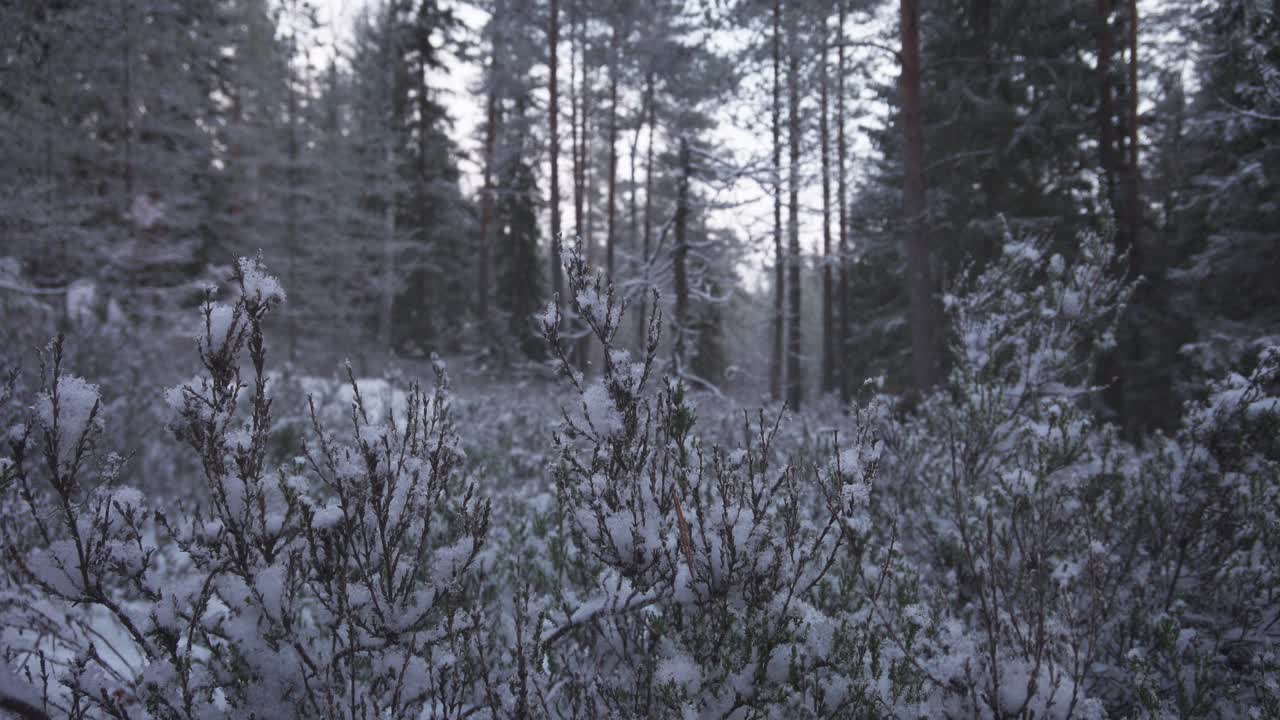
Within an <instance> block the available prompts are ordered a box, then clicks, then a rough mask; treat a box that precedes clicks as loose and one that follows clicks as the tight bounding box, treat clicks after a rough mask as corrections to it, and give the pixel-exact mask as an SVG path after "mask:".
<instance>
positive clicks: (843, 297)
mask: <svg viewBox="0 0 1280 720" xmlns="http://www.w3.org/2000/svg"><path fill="white" fill-rule="evenodd" d="M837 1H838V2H839V3H840V14H839V27H838V28H837V29H836V43H837V51H836V52H837V53H838V57H837V61H836V196H837V201H836V207H837V213H838V216H839V217H838V219H837V224H838V227H839V229H840V242H839V248H840V251H839V262H840V290H839V293H838V296H839V303H840V311H839V313H837V320H836V327H837V328H838V332H837V334H836V337H837V340H836V348H837V352H838V353H839V354H840V359H839V363H838V365H837V373H838V374H839V382H840V400H841V401H843V402H848V401H849V399H850V398H851V397H852V395H853V380H854V378H851V377H850V376H849V375H850V373H849V371H848V370H847V369H846V368H845V358H847V357H848V356H849V351H850V349H851V348H850V347H849V326H850V321H851V318H850V317H849V213H848V208H847V206H846V204H845V203H846V202H847V198H848V195H847V192H848V179H847V176H846V175H845V158H846V157H847V156H848V154H849V146H848V143H847V141H846V139H845V132H844V73H845V66H844V52H845V50H844V44H845V37H844V24H845V19H846V16H847V13H848V5H847V2H848V0H837Z"/></svg>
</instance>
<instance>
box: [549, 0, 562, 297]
mask: <svg viewBox="0 0 1280 720" xmlns="http://www.w3.org/2000/svg"><path fill="white" fill-rule="evenodd" d="M550 14H551V18H550V26H549V27H548V28H547V54H548V60H547V65H548V69H549V71H550V72H549V78H548V81H547V93H548V96H549V99H548V104H547V105H548V107H547V116H548V117H547V121H548V124H549V125H550V130H549V133H548V138H547V139H548V141H549V142H550V144H551V147H550V149H549V153H550V155H551V292H552V293H553V297H555V299H556V304H557V306H559V305H560V303H562V302H563V298H561V295H563V294H564V271H563V269H562V268H561V264H562V263H561V260H560V243H561V237H560V233H561V230H560V94H559V93H560V86H559V84H558V82H557V78H556V71H557V69H558V66H559V57H560V53H559V47H560V2H559V0H551V8H550Z"/></svg>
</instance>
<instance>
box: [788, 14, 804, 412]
mask: <svg viewBox="0 0 1280 720" xmlns="http://www.w3.org/2000/svg"><path fill="white" fill-rule="evenodd" d="M798 18H799V13H798V12H796V11H795V10H792V11H791V13H790V14H789V15H788V22H787V25H788V30H789V32H788V33H787V38H788V39H787V56H788V57H787V139H788V141H789V143H790V146H791V157H790V163H789V165H788V170H789V175H790V177H789V178H788V182H787V189H788V191H789V197H788V218H787V229H788V235H789V237H788V243H787V404H788V405H790V406H791V407H792V409H796V410H798V409H799V408H800V403H801V401H802V400H803V396H804V377H803V376H802V375H801V372H800V349H801V333H800V132H801V131H800V42H799V38H798V37H796V36H797V34H798V30H797V27H796V25H797V21H798Z"/></svg>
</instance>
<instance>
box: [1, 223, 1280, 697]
mask: <svg viewBox="0 0 1280 720" xmlns="http://www.w3.org/2000/svg"><path fill="white" fill-rule="evenodd" d="M1109 232H1110V230H1109V229H1108V228H1104V232H1103V233H1101V234H1086V235H1084V236H1082V237H1081V238H1080V239H1079V242H1078V246H1077V248H1076V252H1075V255H1074V257H1073V258H1071V259H1070V260H1068V259H1066V258H1064V257H1062V256H1060V255H1057V254H1054V253H1053V252H1052V251H1051V245H1050V243H1049V242H1048V241H1047V240H1043V239H1040V238H1035V237H1030V238H1026V237H1015V236H1013V235H1012V234H1011V233H1006V235H1005V238H1004V250H1003V252H1002V253H1001V255H1000V256H999V257H998V258H997V259H996V260H995V261H994V262H992V263H991V264H990V265H989V266H987V267H986V268H985V269H984V270H982V271H981V272H979V271H976V270H974V271H971V272H969V273H967V274H965V275H963V276H962V277H961V278H960V279H959V280H958V281H957V283H956V284H955V287H954V289H953V291H952V292H951V293H950V294H948V295H947V296H946V298H945V303H946V308H947V311H948V313H949V314H950V318H951V326H952V328H953V329H954V336H953V342H952V365H951V368H950V373H949V376H948V380H947V383H946V384H945V385H944V386H942V387H941V388H939V389H938V390H937V391H936V392H935V393H933V394H932V395H931V396H929V397H927V398H924V399H923V401H921V402H919V403H917V404H915V405H914V406H913V407H912V408H911V409H909V410H906V409H904V408H903V406H902V405H900V404H898V403H897V402H896V400H895V399H894V398H892V397H888V396H883V395H878V394H876V392H877V384H876V383H875V382H874V381H873V382H870V383H869V384H868V385H867V388H868V390H869V393H868V396H869V397H868V399H867V400H866V401H865V402H859V403H856V404H854V405H852V406H850V407H849V408H847V412H846V414H844V415H842V416H841V417H839V418H818V420H817V421H814V420H813V419H812V418H809V419H799V420H797V419H795V418H792V417H789V416H788V415H787V414H786V413H785V411H784V412H780V413H766V412H765V411H756V412H750V411H747V412H741V413H739V412H737V411H735V412H734V414H733V418H732V420H728V419H726V418H725V417H718V418H711V419H710V420H709V421H708V420H707V419H706V418H704V417H702V416H703V415H706V414H707V412H708V410H707V407H710V406H711V403H708V404H707V405H705V406H701V407H700V406H699V404H698V398H697V397H696V396H695V395H693V394H692V393H690V392H689V391H688V389H687V388H686V387H685V386H684V385H683V384H682V383H681V382H680V381H679V380H678V379H674V378H671V377H667V376H664V369H665V367H664V363H663V361H662V360H661V358H660V357H659V348H660V347H661V345H660V342H659V339H660V338H659V330H660V328H661V326H662V319H661V315H660V313H659V311H658V310H657V308H659V307H660V304H659V303H657V302H652V303H648V306H649V308H650V312H649V314H647V315H646V317H645V328H646V333H645V338H644V344H643V347H642V348H641V351H640V354H639V356H638V357H633V356H632V354H631V353H630V352H628V351H627V350H625V349H622V347H621V345H620V343H619V341H618V334H619V328H621V327H623V325H624V324H625V325H627V326H628V327H630V326H632V325H633V323H624V312H625V311H626V307H625V306H624V303H622V302H621V301H620V300H619V299H618V298H619V296H618V295H616V294H615V292H614V290H613V288H612V287H610V286H609V284H608V283H607V282H606V281H605V280H604V279H603V278H602V277H601V276H599V275H596V274H593V273H592V271H591V270H590V268H588V266H587V264H586V262H585V261H584V260H583V258H582V257H581V254H580V253H579V252H571V253H570V255H569V258H568V261H567V263H566V287H567V292H566V296H565V298H564V303H565V305H564V308H563V309H562V308H561V307H560V306H558V305H557V304H556V303H552V304H550V305H548V307H547V309H546V310H545V312H544V313H543V316H542V318H541V325H542V332H543V336H544V339H545V340H546V342H547V343H548V348H549V351H550V357H551V361H552V363H553V364H554V367H555V368H556V371H557V372H558V374H559V376H560V382H561V384H562V386H563V387H564V388H565V389H566V390H567V392H566V394H565V396H566V397H567V399H565V400H562V401H561V404H562V407H561V412H560V416H559V420H558V422H555V423H553V424H552V427H550V428H548V427H546V423H544V422H541V421H540V419H539V418H540V417H545V415H544V416H539V415H538V414H537V413H532V414H526V412H525V411H526V410H527V409H526V408H505V407H504V404H503V402H498V403H491V404H487V405H486V404H483V403H481V404H479V405H476V407H475V408H473V409H472V411H471V412H472V414H473V415H475V416H476V418H477V421H483V422H484V423H486V426H485V429H484V430H482V431H480V432H478V433H476V434H475V436H474V437H473V438H472V440H471V444H469V445H467V444H464V443H463V441H462V439H461V438H460V437H459V434H458V432H457V431H456V430H455V420H454V418H455V411H456V410H457V406H456V405H455V402H454V400H453V398H452V396H451V393H450V390H449V383H448V378H447V375H446V373H445V372H444V366H443V363H439V362H436V363H434V364H433V369H434V372H435V375H436V378H435V384H434V387H433V388H431V389H429V390H423V389H422V388H420V387H419V386H417V385H414V384H410V385H409V386H408V388H407V389H406V390H405V391H403V392H400V391H397V390H395V389H394V387H393V385H392V384H391V383H383V384H378V390H376V391H373V390H369V386H368V385H367V384H366V385H365V386H364V387H362V384H361V383H358V382H356V380H355V378H354V372H353V371H351V370H350V369H348V371H347V376H348V383H347V385H348V387H347V388H346V389H343V390H342V391H341V392H337V391H335V390H334V389H333V388H331V387H329V386H328V385H324V384H321V385H323V387H321V386H320V385H316V384H315V383H314V382H312V381H311V380H305V379H300V378H295V379H294V380H292V381H289V383H290V386H291V392H294V393H295V394H296V395H298V396H299V397H300V396H302V395H308V400H307V403H306V406H307V410H306V412H305V413H298V412H297V411H294V415H293V416H292V418H291V419H290V421H289V423H288V424H289V425H290V427H291V428H292V429H291V430H290V431H289V432H285V433H282V432H281V431H280V428H281V425H282V423H281V421H280V420H278V419H277V416H276V413H275V411H274V399H275V398H278V397H282V395H280V394H279V393H280V390H279V388H277V387H276V385H277V384H285V383H282V382H280V381H279V378H280V377H282V376H280V375H278V374H272V373H270V372H268V364H267V355H266V341H265V338H264V336H263V331H262V322H263V318H264V317H265V316H266V314H267V313H268V312H270V311H271V310H272V308H273V307H274V306H276V305H278V304H279V303H281V302H283V301H284V292H283V290H282V289H281V288H280V286H279V284H278V283H277V282H276V281H275V280H274V279H272V278H271V277H270V276H268V275H266V274H265V272H264V271H263V269H262V268H261V266H260V265H259V264H258V263H257V262H255V261H252V260H242V261H241V262H240V263H239V264H238V265H237V267H236V269H235V272H234V278H233V280H234V284H235V285H236V287H237V289H238V291H239V292H238V295H237V299H236V300H235V302H234V303H227V304H224V303H220V302H218V301H217V298H216V297H215V294H214V292H213V291H210V292H209V293H208V294H207V296H206V299H205V302H204V304H203V306H202V308H201V313H200V317H201V326H202V327H201V331H200V334H199V338H198V339H197V343H196V346H197V352H198V356H199V359H200V371H199V373H197V375H196V376H195V377H194V378H193V379H192V380H191V381H189V382H187V383H185V384H183V385H181V386H179V387H176V388H173V389H171V390H169V391H168V392H167V393H165V399H166V401H167V404H168V407H169V410H170V412H171V420H170V427H171V429H172V430H173V431H174V433H175V435H176V437H177V438H178V439H179V440H181V442H182V443H183V444H185V445H186V446H187V447H188V448H189V449H190V451H191V453H190V454H191V455H193V456H194V458H195V460H196V462H197V464H198V467H199V468H200V473H201V475H202V477H203V480H204V485H205V490H204V492H203V493H201V494H200V495H199V496H198V502H195V503H192V502H179V503H178V504H177V506H173V505H169V506H164V507H163V508H161V506H153V505H152V504H150V503H149V502H148V501H147V500H146V499H145V498H144V497H143V494H142V493H141V492H138V491H137V490H134V489H132V488H129V487H127V486H125V485H124V484H123V483H122V481H123V480H124V478H126V477H128V476H129V475H128V473H129V468H130V463H132V462H136V459H134V458H129V457H121V456H119V455H117V454H114V453H112V452H110V451H109V448H108V447H107V445H108V444H109V443H108V442H107V441H106V438H107V437H108V429H109V427H108V418H109V413H106V412H104V408H103V404H102V402H101V395H100V393H99V392H98V388H97V387H96V386H94V385H92V384H90V383H89V382H87V381H85V380H84V379H82V378H79V377H76V376H74V375H72V374H70V373H68V371H67V367H68V365H67V352H66V350H65V348H64V346H63V345H64V343H63V341H62V340H61V339H58V340H55V341H54V342H53V343H51V344H50V345H49V347H48V348H47V349H46V351H45V353H44V355H43V358H42V364H41V372H40V385H39V387H40V389H39V391H38V392H37V393H36V395H35V396H34V398H31V399H29V400H23V401H22V402H19V401H18V400H17V399H16V397H17V396H20V395H21V388H19V387H18V381H19V380H20V376H19V375H18V374H17V373H16V372H11V373H8V374H7V375H6V376H5V377H6V378H7V380H6V382H4V383H0V419H3V420H4V422H5V423H6V425H7V427H8V432H7V434H6V440H7V443H8V447H9V452H8V455H7V456H6V457H5V458H4V459H3V460H0V492H3V493H4V495H3V502H0V536H2V537H3V539H4V547H3V553H4V558H5V574H4V576H3V582H4V584H3V586H0V624H2V627H3V636H2V637H0V649H2V650H3V660H4V661H5V665H6V666H7V668H12V669H13V670H15V671H16V673H11V672H9V670H8V669H7V668H6V667H0V672H2V673H3V674H0V680H3V681H4V682H5V684H7V685H14V686H15V687H16V686H18V685H21V686H22V687H23V688H25V689H26V690H25V691H24V692H18V693H15V692H12V691H10V690H5V692H3V693H0V701H3V703H4V704H3V705H0V709H4V710H7V711H10V712H14V713H18V714H20V716H23V717H44V716H45V714H46V713H48V714H50V715H55V716H58V717H63V716H65V717H73V718H97V717H158V718H195V717H201V718H204V717H323V718H356V717H441V718H443V717H449V718H453V717H475V718H595V717H619V718H667V717H706V718H764V717H770V718H774V717H776V718H805V717H810V718H832V717H835V718H839V717H850V718H865V717H900V718H934V717H979V718H1023V719H1026V720H1031V719H1032V718H1045V717H1055V718H1094V717H1104V716H1110V717H1161V718H1163V717H1206V718H1218V717H1222V718H1235V717H1270V716H1274V715H1276V714H1277V713H1278V712H1280V700H1278V697H1280V693H1278V692H1277V690H1278V689H1277V686H1276V683H1275V680H1274V678H1275V677H1276V675H1277V672H1280V667H1278V665H1280V662H1278V661H1277V655H1276V653H1277V647H1276V645H1277V631H1276V622H1277V620H1276V619H1277V617H1280V579H1278V577H1277V567H1280V563H1278V562H1277V561H1278V560H1280V558H1278V557H1277V554H1278V551H1280V544H1278V542H1277V535H1276V528H1277V527H1280V441H1278V440H1277V438H1278V437H1280V436H1278V434H1277V431H1278V430H1280V396H1278V395H1277V392H1278V390H1280V350H1274V349H1270V350H1266V351H1264V352H1262V353H1261V354H1260V356H1259V357H1258V358H1257V362H1256V364H1255V365H1254V367H1253V368H1252V369H1251V370H1249V371H1248V372H1245V373H1240V374H1232V375H1229V376H1227V377H1226V378H1224V379H1222V380H1220V381H1217V382H1215V383H1213V384H1212V385H1211V387H1210V392H1209V393H1208V395H1207V396H1206V397H1205V398H1203V399H1201V400H1199V401H1197V402H1193V403H1190V404H1188V405H1187V407H1186V412H1185V417H1184V420H1183V423H1182V426H1181V429H1179V430H1178V431H1177V432H1176V433H1175V434H1172V435H1170V436H1167V437H1166V436H1157V437H1156V438H1154V439H1153V440H1152V441H1151V442H1150V443H1149V444H1148V445H1146V446H1142V447H1135V446H1132V445H1129V444H1126V443H1125V442H1123V441H1122V440H1120V438H1119V437H1118V434H1117V433H1116V431H1115V430H1114V429H1113V428H1111V427H1110V426H1108V425H1107V424H1105V423H1104V422H1102V421H1100V420H1099V419H1097V418H1096V417H1094V415H1093V414H1092V412H1091V398H1092V397H1093V396H1094V394H1095V393H1096V392H1097V390H1098V388H1097V387H1095V386H1094V385H1093V382H1094V378H1095V376H1096V374H1095V370H1094V361H1095V358H1096V357H1097V355H1098V353H1099V352H1101V351H1103V350H1105V349H1106V348H1108V347H1109V345H1110V336H1111V329H1112V328H1113V327H1114V323H1115V320H1116V317H1117V314H1118V312H1119V311H1120V309H1121V308H1122V307H1123V304H1124V303H1125V302H1126V300H1127V299H1128V298H1129V295H1130V292H1131V288H1130V286H1129V285H1127V284H1126V283H1125V282H1124V281H1123V280H1121V279H1120V277H1121V273H1120V272H1118V271H1117V268H1118V266H1119V265H1120V264H1121V263H1122V261H1123V258H1122V257H1120V256H1118V255H1117V254H1116V253H1115V251H1114V246H1115V245H1114V242H1113V239H1112V238H1111V237H1110V235H1109ZM567 316H572V317H577V318H581V319H582V321H583V323H584V324H585V326H586V328H587V330H588V331H589V333H590V336H589V338H590V340H591V342H592V343H593V344H594V345H595V346H597V348H596V351H597V356H598V357H599V358H600V364H599V370H598V373H597V374H596V375H594V376H593V377H588V376H586V375H584V374H583V373H581V372H580V371H579V370H578V369H577V366H576V363H575V362H574V361H573V360H574V359H573V358H572V357H571V353H573V352H578V351H580V350H581V348H582V343H581V342H580V339H579V338H576V337H575V338H568V337H566V336H562V334H561V332H562V323H563V319H564V317H567ZM269 387H270V388H272V391H271V392H269V391H268V388H269ZM317 389H319V390H320V391H324V392H319V393H318V392H317ZM366 391H367V392H366ZM373 395H378V397H377V398H375V397H373ZM339 406H344V407H341V408H340V407H339ZM490 416H493V417H490ZM300 418H301V419H304V420H305V428H302V427H301V426H302V425H303V423H302V422H299V419H300ZM339 423H341V425H342V426H344V427H339V426H338V424H339ZM302 430H305V432H302ZM543 442H545V443H546V444H547V447H538V445H539V444H540V443H543ZM464 447H465V448H469V449H468V450H464ZM469 454H472V455H474V456H475V459H473V460H468V458H467V456H468V455H469ZM476 459H478V461H479V462H476V461H475V460H476ZM477 465H483V469H482V471H478V470H477ZM482 473H483V474H482ZM481 483H483V487H484V488H485V494H486V495H490V496H492V498H493V501H492V504H491V502H490V500H488V499H484V500H482V499H481V498H480V497H479V494H478V492H477V490H476V488H477V487H478V486H480V485H481Z"/></svg>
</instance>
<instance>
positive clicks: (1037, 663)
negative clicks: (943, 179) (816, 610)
mask: <svg viewBox="0 0 1280 720" xmlns="http://www.w3.org/2000/svg"><path fill="white" fill-rule="evenodd" d="M1113 248H1114V243H1113V242H1112V240H1111V238H1110V237H1107V236H1104V235H1096V234H1086V235H1084V236H1082V237H1081V238H1079V242H1078V256H1077V258H1076V259H1075V261H1074V262H1071V263H1068V262H1066V261H1065V260H1064V259H1063V258H1062V257H1061V256H1059V255H1054V254H1052V253H1050V252H1049V243H1048V241H1047V240H1043V239H1037V238H1026V239H1015V238H1014V237H1012V236H1011V235H1009V234H1007V233H1006V238H1005V245H1004V252H1003V254H1002V256H1001V257H999V258H998V259H997V260H996V261H994V262H993V263H992V264H991V266H990V267H989V268H988V269H986V270H985V271H984V272H982V273H980V274H975V273H969V274H968V275H966V276H964V277H962V278H961V280H960V282H959V283H958V288H957V290H956V292H955V293H954V294H949V295H948V296H947V297H946V298H945V301H946V307H947V309H948V312H949V314H950V316H951V319H952V327H953V329H954V333H955V342H954V343H953V346H952V355H953V361H954V364H953V367H952V369H951V372H950V376H949V379H948V380H949V382H948V384H947V386H946V387H945V388H944V389H942V390H940V391H939V392H937V393H935V394H934V395H933V396H932V397H931V398H929V399H928V400H927V401H926V402H925V403H924V404H923V405H922V406H921V407H920V408H918V411H917V412H916V413H915V414H914V415H913V416H911V417H910V418H907V419H905V420H903V421H901V422H900V423H893V424H891V426H890V427H887V428H886V430H885V436H886V442H887V444H888V446H889V452H888V453H886V455H887V458H886V463H885V473H884V476H883V486H884V489H885V495H886V497H885V499H884V512H885V513H886V514H887V515H890V516H896V517H897V518H899V521H900V523H901V525H900V527H899V536H900V537H901V538H902V540H903V543H904V552H905V555H906V557H907V558H908V559H909V560H910V561H912V562H911V563H910V564H909V565H908V566H907V567H906V568H905V569H904V570H903V575H904V576H906V577H914V582H915V584H916V587H915V588H914V592H913V593H908V594H907V596H906V597H904V598H903V599H902V600H903V602H905V603H907V605H905V606H903V607H902V610H903V613H902V614H903V616H905V617H907V618H908V623H907V627H899V628H896V629H893V630H890V631H889V632H891V633H892V634H893V635H895V636H896V637H898V638H901V637H905V636H907V635H908V634H909V633H911V632H915V631H918V632H919V637H918V639H917V640H916V642H915V643H914V646H913V647H912V648H910V649H909V654H911V655H912V656H913V658H914V662H916V663H918V664H919V666H920V667H921V668H922V669H924V670H926V671H927V674H928V676H929V677H930V678H931V680H932V682H933V685H934V686H935V688H936V689H937V690H938V691H939V693H940V695H939V696H938V697H935V698H934V703H935V705H934V709H933V710H932V712H931V714H935V715H952V716H956V715H965V716H970V715H974V714H976V715H978V716H984V717H1037V718H1040V717H1063V718H1065V717H1095V716H1098V715H1100V714H1101V712H1102V707H1101V704H1100V702H1099V700H1098V699H1097V698H1094V697H1092V696H1091V695H1090V689H1091V688H1090V687H1089V686H1090V680H1091V677H1092V676H1091V673H1092V666H1093V663H1094V662H1095V660H1096V658H1097V656H1098V653H1099V652H1100V650H1101V647H1100V645H1101V643H1100V640H1101V637H1100V636H1101V633H1103V632H1104V631H1105V626H1106V624H1107V623H1108V622H1109V621H1110V619H1111V618H1113V617H1114V613H1115V611H1116V607H1115V605H1114V589H1115V586H1116V584H1117V583H1118V582H1120V581H1122V579H1123V576H1122V571H1121V570H1120V569H1119V568H1118V567H1117V565H1118V563H1119V558H1120V556H1121V555H1123V553H1124V549H1122V548H1116V547H1113V546H1112V545H1111V540H1112V538H1111V537H1110V530H1109V527H1110V526H1111V525H1112V524H1113V523H1115V522H1117V521H1120V520H1123V518H1119V517H1117V510H1120V509H1121V508H1120V507H1117V505H1116V498H1115V497H1114V494H1113V490H1116V489H1117V488H1115V487H1113V486H1114V485H1115V484H1116V482H1117V479H1116V476H1115V474H1114V473H1115V472H1116V470H1117V469H1116V468H1115V466H1114V461H1113V459H1112V457H1111V455H1109V454H1108V451H1107V448H1108V443H1109V442H1112V437H1111V435H1110V434H1109V433H1108V432H1104V431H1099V429H1098V428H1096V427H1095V425H1094V423H1093V421H1092V419H1091V418H1090V416H1089V414H1088V413H1087V411H1086V409H1085V407H1084V402H1083V401H1084V399H1085V398H1086V397H1087V395H1088V393H1089V391H1090V390H1091V388H1090V386H1089V382H1090V379H1091V377H1092V359H1093V356H1094V354H1095V351H1096V350H1097V349H1099V348H1100V347H1105V346H1106V345H1108V344H1109V342H1110V335H1111V327H1112V325H1113V324H1114V322H1115V319H1116V316H1117V313H1118V311H1119V309H1120V307H1121V305H1122V304H1123V302H1124V300H1125V299H1126V297H1127V294H1128V292H1129V290H1128V288H1127V287H1126V286H1125V285H1124V283H1123V282H1122V281H1121V280H1119V279H1118V277H1119V273H1116V272H1115V268H1116V265H1117V262H1118V258H1117V257H1116V256H1115V254H1114V251H1113ZM903 649H904V651H906V650H907V648H903Z"/></svg>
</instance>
